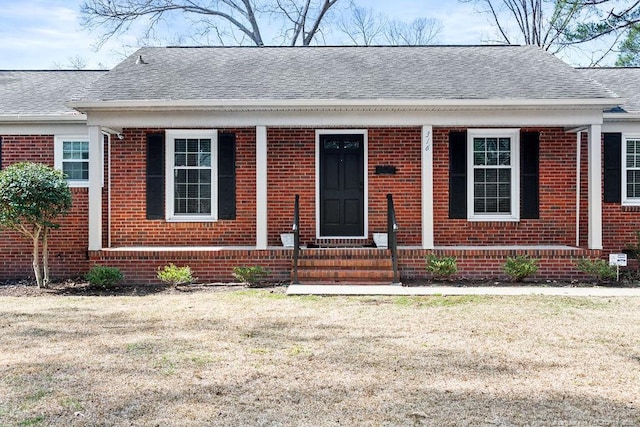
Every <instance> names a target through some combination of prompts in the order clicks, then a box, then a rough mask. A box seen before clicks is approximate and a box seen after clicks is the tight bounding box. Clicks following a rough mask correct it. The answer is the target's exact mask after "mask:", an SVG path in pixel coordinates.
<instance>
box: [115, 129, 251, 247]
mask: <svg viewBox="0 0 640 427" xmlns="http://www.w3.org/2000/svg"><path fill="white" fill-rule="evenodd" d="M162 131H163V130H161V129H124V130H123V132H122V135H123V137H124V138H123V139H122V140H119V139H112V143H113V144H112V147H111V155H112V159H111V175H112V180H111V245H112V246H113V247H121V246H214V245H254V244H255V233H256V232H255V223H256V204H255V189H256V184H255V182H256V179H255V176H256V168H255V128H249V129H247V128H242V129H219V130H218V131H219V132H233V133H235V134H236V144H237V145H236V168H237V169H236V174H237V176H236V182H237V184H236V185H237V187H236V188H237V194H236V199H237V207H236V210H237V212H236V219H235V220H227V221H217V222H210V223H197V222H195V223H190V222H166V221H165V220H164V219H162V220H147V219H146V206H145V203H146V200H145V194H146V135H147V133H151V132H162Z"/></svg>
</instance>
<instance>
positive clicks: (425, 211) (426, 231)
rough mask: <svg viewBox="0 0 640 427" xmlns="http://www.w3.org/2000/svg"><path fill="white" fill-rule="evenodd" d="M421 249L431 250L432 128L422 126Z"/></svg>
mask: <svg viewBox="0 0 640 427" xmlns="http://www.w3.org/2000/svg"><path fill="white" fill-rule="evenodd" d="M421 151H422V175H421V176H422V249H433V247H434V241H433V127H432V126H422V150H421Z"/></svg>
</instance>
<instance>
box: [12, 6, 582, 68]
mask: <svg viewBox="0 0 640 427" xmlns="http://www.w3.org/2000/svg"><path fill="white" fill-rule="evenodd" d="M342 1H344V2H345V3H346V2H347V0H342ZM359 2H360V4H361V5H362V6H365V7H369V8H371V9H372V10H375V11H376V12H380V13H383V14H386V15H387V16H388V17H389V18H392V19H399V20H404V21H411V20H412V19H414V18H415V17H426V18H435V19H437V20H439V21H440V22H441V24H442V31H441V32H440V34H439V35H438V37H437V39H436V42H437V43H440V44H453V45H457V44H466V45H469V44H470V45H476V44H482V43H490V42H491V41H492V40H496V35H495V30H494V29H493V27H492V26H491V25H490V22H489V20H488V19H489V17H488V16H487V15H484V14H481V13H479V12H478V11H477V6H474V4H473V3H462V2H459V1H457V0H393V1H389V0H359ZM80 4H81V0H0V70H32V69H36V70H46V69H61V68H71V64H72V62H73V59H76V58H79V59H80V60H81V61H82V62H84V63H85V64H86V68H89V69H105V68H110V67H113V66H114V65H116V64H117V63H118V62H120V61H121V60H122V59H124V57H126V56H128V55H129V54H131V53H133V51H135V48H136V47H138V46H139V45H140V42H139V35H140V34H141V29H142V27H143V24H142V23H141V24H140V25H139V26H138V28H134V29H133V30H132V31H131V32H129V33H126V34H124V35H120V36H118V37H117V38H113V39H111V40H109V41H107V42H106V43H104V44H103V45H102V46H99V45H98V42H99V40H100V34H99V32H98V31H96V30H94V31H93V32H91V31H88V30H85V29H83V28H82V27H81V25H80V20H79V8H80ZM183 30H184V29H183ZM161 35H163V34H161ZM332 37H334V38H333V39H330V40H329V41H330V44H340V41H343V40H341V39H339V38H336V37H340V36H338V35H337V34H334V35H333V36H332ZM341 37H344V36H341ZM333 40H336V42H333ZM267 43H268V41H267ZM167 44H168V43H166V42H165V43H160V45H167ZM169 44H177V43H169ZM185 44H188V45H193V43H188V41H187V42H186V43H185ZM568 62H580V60H575V58H574V59H569V60H568Z"/></svg>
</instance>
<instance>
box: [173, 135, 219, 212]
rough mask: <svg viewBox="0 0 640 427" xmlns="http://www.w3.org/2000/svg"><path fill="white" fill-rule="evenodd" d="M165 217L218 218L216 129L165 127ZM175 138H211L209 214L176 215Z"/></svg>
mask: <svg viewBox="0 0 640 427" xmlns="http://www.w3.org/2000/svg"><path fill="white" fill-rule="evenodd" d="M165 136H166V141H165V168H166V169H165V172H166V174H165V176H166V179H165V200H166V203H165V209H166V210H165V219H166V221H167V222H213V221H217V219H218V131H217V130H216V129H167V130H166V131H165ZM176 138H178V139H179V138H209V139H211V214H209V215H176V214H175V213H174V212H175V209H174V208H175V196H174V188H175V176H174V170H173V168H174V158H175V156H174V154H175V142H174V141H175V139H176Z"/></svg>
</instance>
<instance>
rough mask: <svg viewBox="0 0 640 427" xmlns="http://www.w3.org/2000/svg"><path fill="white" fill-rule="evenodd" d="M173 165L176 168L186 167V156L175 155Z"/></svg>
mask: <svg viewBox="0 0 640 427" xmlns="http://www.w3.org/2000/svg"><path fill="white" fill-rule="evenodd" d="M175 165H176V166H186V165H187V156H186V155H185V154H179V153H176V155H175Z"/></svg>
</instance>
